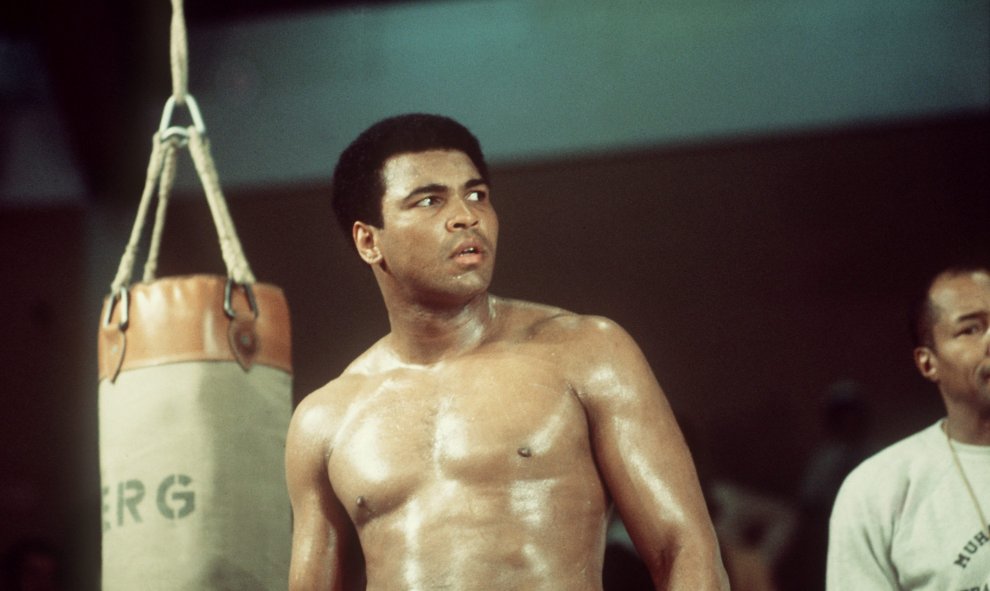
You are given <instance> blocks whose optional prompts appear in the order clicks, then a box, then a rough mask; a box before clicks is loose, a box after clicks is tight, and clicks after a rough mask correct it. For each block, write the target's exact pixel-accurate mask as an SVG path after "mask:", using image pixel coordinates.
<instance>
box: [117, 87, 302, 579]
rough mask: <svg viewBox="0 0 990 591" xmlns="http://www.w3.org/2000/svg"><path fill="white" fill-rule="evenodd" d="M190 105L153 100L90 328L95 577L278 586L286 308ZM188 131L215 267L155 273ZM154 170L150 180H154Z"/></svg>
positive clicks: (284, 573) (286, 513) (286, 537)
mask: <svg viewBox="0 0 990 591" xmlns="http://www.w3.org/2000/svg"><path fill="white" fill-rule="evenodd" d="M185 99H186V101H189V104H188V106H189V108H190V111H191V112H192V114H193V119H194V121H196V125H195V126H191V127H189V128H185V129H183V128H174V127H173V128H167V127H166V123H167V121H168V119H169V118H170V117H171V109H172V107H173V106H174V103H173V99H169V101H170V102H169V103H167V105H166V115H163V118H162V127H161V128H160V129H159V132H158V133H156V134H155V137H154V139H153V148H152V158H151V163H150V164H149V167H148V177H147V179H148V180H147V182H146V184H145V190H144V194H143V195H142V199H141V205H140V207H139V208H138V216H137V220H136V221H135V224H134V230H133V231H132V233H131V239H130V241H129V243H128V246H127V248H126V249H125V252H124V256H123V258H122V260H121V263H120V267H119V269H118V273H117V277H116V278H115V280H114V282H113V283H112V285H111V293H110V295H109V296H107V298H106V299H105V301H104V304H103V311H102V314H101V322H100V328H99V339H98V343H99V374H100V384H99V422H100V437H99V443H100V471H101V480H102V494H103V548H102V554H103V568H102V578H103V589H104V590H105V591H114V590H121V591H125V590H126V591H134V590H136V589H141V590H157V589H162V590H186V589H188V590H196V591H201V590H209V589H218V590H219V589H223V590H227V589H229V590H238V591H250V590H266V591H267V590H270V589H284V588H285V585H286V581H287V579H288V564H289V553H290V549H291V513H290V508H289V500H288V494H287V492H286V486H285V480H284V448H285V434H286V430H287V429H288V423H289V418H290V414H291V410H292V394H291V389H292V365H291V351H290V347H291V337H290V325H289V311H288V306H287V304H286V300H285V297H284V295H283V293H282V291H281V290H280V289H279V288H278V287H275V286H273V285H267V284H263V283H256V282H255V280H254V276H253V275H252V274H251V271H250V268H249V266H248V264H247V260H246V259H245V257H244V254H243V252H242V250H241V247H240V242H239V241H238V239H237V235H236V232H235V231H234V226H233V223H232V222H231V219H230V215H229V213H228V212H227V208H226V204H225V203H224V200H223V195H222V194H221V193H220V191H219V184H218V182H217V180H216V174H215V170H214V168H213V163H212V160H211V158H210V153H209V147H208V144H207V143H206V140H205V138H204V137H203V135H204V134H203V131H204V130H203V129H202V122H201V120H199V116H198V111H197V110H196V107H195V102H194V101H193V100H192V97H191V96H186V97H185ZM186 145H188V147H189V149H190V152H191V154H192V156H193V160H194V161H195V163H196V168H197V171H198V172H199V176H200V178H201V180H202V181H203V184H204V188H205V189H206V191H205V192H206V196H207V201H208V203H209V205H210V210H211V212H212V214H213V219H214V222H215V225H216V227H217V232H218V235H219V237H220V244H221V251H222V254H223V258H224V262H225V264H226V266H227V276H226V277H224V276H211V275H192V276H179V277H168V278H162V279H158V278H156V277H155V267H156V265H157V255H158V243H159V240H160V236H161V229H162V226H163V223H164V215H165V206H166V204H167V199H168V193H169V191H170V189H171V184H172V181H173V179H174V175H175V154H176V152H177V150H179V149H180V148H183V147H185V146H186ZM159 181H160V183H159ZM156 185H157V186H158V188H159V191H158V197H159V205H158V210H157V214H156V218H155V227H154V231H153V233H152V240H151V246H150V248H149V254H148V261H147V263H146V264H145V274H144V279H143V281H141V282H139V283H134V284H131V273H132V269H133V266H134V260H135V252H136V250H137V243H138V242H139V240H140V236H141V234H142V228H143V226H144V218H145V217H146V214H147V210H148V203H149V201H150V200H151V198H152V194H153V193H154V188H155V186H156Z"/></svg>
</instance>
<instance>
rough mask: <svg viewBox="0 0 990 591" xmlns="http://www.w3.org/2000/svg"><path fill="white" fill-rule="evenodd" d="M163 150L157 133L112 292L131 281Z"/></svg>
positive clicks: (112, 285)
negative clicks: (142, 189)
mask: <svg viewBox="0 0 990 591" xmlns="http://www.w3.org/2000/svg"><path fill="white" fill-rule="evenodd" d="M163 152H164V149H163V148H162V141H161V135H160V134H158V133H156V134H155V135H154V136H152V138H151V158H150V159H149V161H148V171H147V174H146V175H145V181H144V191H142V192H141V202H140V204H139V205H138V212H137V218H136V219H135V220H134V227H133V228H131V236H130V238H129V239H128V241H127V247H126V248H124V256H123V257H121V259H120V265H119V266H118V267H117V275H116V276H115V277H114V279H113V282H112V283H111V284H110V293H111V294H116V293H117V292H119V291H120V289H121V288H122V287H124V286H125V285H129V284H130V283H131V273H132V272H133V270H134V261H135V259H137V250H138V243H139V242H140V241H141V232H142V231H143V230H144V222H145V219H146V218H147V217H148V206H149V205H150V203H151V196H152V194H154V191H155V185H157V184H158V177H159V175H160V174H161V171H162V160H163Z"/></svg>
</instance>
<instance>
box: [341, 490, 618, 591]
mask: <svg viewBox="0 0 990 591" xmlns="http://www.w3.org/2000/svg"><path fill="white" fill-rule="evenodd" d="M590 482H594V483H597V482H598V480H597V478H593V479H592V480H591V481H589V480H587V475H582V476H580V477H578V476H577V475H572V476H571V477H563V478H558V479H555V480H535V481H518V482H515V483H513V484H509V485H506V484H504V483H503V484H502V485H501V486H496V485H492V486H487V487H486V486H480V485H478V484H477V483H472V484H470V485H468V484H465V483H463V482H458V481H454V480H435V481H430V482H426V483H423V485H422V486H421V487H419V490H417V491H416V494H414V495H410V496H409V497H408V500H407V501H406V502H405V503H403V504H402V505H401V506H398V507H395V508H394V509H392V510H391V511H389V512H388V513H387V514H384V515H378V516H375V515H373V514H370V513H372V512H373V510H374V508H373V507H370V506H368V507H366V508H367V510H368V513H369V515H368V516H367V517H368V520H367V521H366V522H364V523H360V524H359V525H358V529H357V531H358V536H359V538H360V542H361V546H362V548H363V550H364V555H365V562H366V569H367V573H368V587H367V588H368V590H369V591H375V590H403V589H408V590H413V589H422V590H431V589H437V590H439V589H465V590H469V589H520V590H522V589H547V590H551V589H560V590H578V591H580V590H588V591H591V590H596V591H597V590H600V589H601V570H602V556H603V552H604V543H605V528H606V525H607V507H606V505H605V500H604V494H603V491H602V490H601V489H600V487H598V486H595V485H592V486H589V483H590ZM595 489H597V490H595Z"/></svg>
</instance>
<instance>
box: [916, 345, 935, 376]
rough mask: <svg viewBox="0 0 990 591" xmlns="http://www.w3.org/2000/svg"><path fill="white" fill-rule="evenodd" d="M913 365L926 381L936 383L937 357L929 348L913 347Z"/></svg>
mask: <svg viewBox="0 0 990 591" xmlns="http://www.w3.org/2000/svg"><path fill="white" fill-rule="evenodd" d="M914 364H915V366H917V368H918V372H919V373H920V374H921V375H922V377H924V378H925V379H926V380H929V381H932V382H936V383H937V382H938V357H936V356H935V352H934V351H932V350H931V348H929V347H915V349H914Z"/></svg>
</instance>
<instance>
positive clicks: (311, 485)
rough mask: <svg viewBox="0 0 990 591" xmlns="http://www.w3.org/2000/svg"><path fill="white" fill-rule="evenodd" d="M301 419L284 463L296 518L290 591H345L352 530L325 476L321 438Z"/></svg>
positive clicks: (292, 431) (290, 438)
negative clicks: (347, 553) (343, 589)
mask: <svg viewBox="0 0 990 591" xmlns="http://www.w3.org/2000/svg"><path fill="white" fill-rule="evenodd" d="M299 414H300V413H298V412H297V415H296V416H294V417H293V420H292V424H291V425H290V428H289V435H288V437H287V441H286V458H285V466H286V483H287V485H288V489H289V500H290V502H291V504H292V514H293V525H292V559H291V564H290V568H289V589H291V590H293V591H297V590H298V591H303V590H311V589H312V590H316V589H320V590H324V589H334V590H336V589H342V588H343V587H342V585H343V582H342V578H343V577H342V570H343V568H344V562H345V561H344V557H345V555H346V552H347V550H348V546H349V543H350V539H351V536H352V528H351V525H350V520H349V518H348V516H347V514H346V512H345V511H344V509H343V508H342V507H341V505H340V503H339V501H338V500H337V498H336V496H335V495H334V493H333V490H332V488H331V485H330V480H329V478H328V476H327V468H326V460H325V445H323V443H322V441H323V438H322V437H320V436H319V433H318V432H317V433H313V432H312V429H308V428H307V425H306V424H305V422H306V421H305V419H304V418H303V417H300V416H299Z"/></svg>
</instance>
